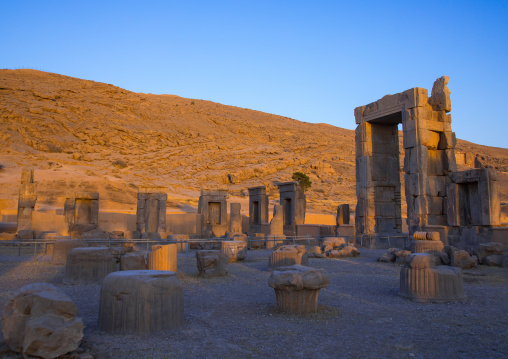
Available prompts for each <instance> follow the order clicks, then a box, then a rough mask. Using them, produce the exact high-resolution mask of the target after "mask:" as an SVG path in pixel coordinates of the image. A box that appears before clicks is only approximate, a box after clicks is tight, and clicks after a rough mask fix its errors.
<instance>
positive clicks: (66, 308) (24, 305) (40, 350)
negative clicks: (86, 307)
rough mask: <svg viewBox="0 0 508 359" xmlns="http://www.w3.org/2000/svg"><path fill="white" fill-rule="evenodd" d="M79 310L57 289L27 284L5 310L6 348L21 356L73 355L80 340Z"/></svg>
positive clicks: (16, 293)
mask: <svg viewBox="0 0 508 359" xmlns="http://www.w3.org/2000/svg"><path fill="white" fill-rule="evenodd" d="M77 315H78V308H77V307H76V305H75V304H74V303H73V302H72V301H71V299H70V298H69V297H68V296H67V295H66V294H65V293H64V292H62V291H61V290H60V289H58V288H56V287H55V286H53V285H51V284H47V283H33V284H28V285H26V286H24V287H22V288H20V289H19V290H18V291H16V292H15V293H14V295H13V296H12V298H10V299H9V301H8V302H7V305H6V306H5V308H4V311H3V315H2V331H3V335H4V338H5V342H6V343H7V345H8V346H9V348H10V349H11V350H13V351H15V352H18V353H22V354H23V355H24V356H26V355H28V356H37V357H43V358H56V357H59V356H60V355H63V354H66V353H68V352H71V351H74V350H76V349H77V348H78V346H79V343H80V342H81V339H82V338H83V328H84V325H83V321H82V320H81V318H80V317H78V316H77Z"/></svg>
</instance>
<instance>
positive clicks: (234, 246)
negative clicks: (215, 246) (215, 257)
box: [221, 241, 247, 263]
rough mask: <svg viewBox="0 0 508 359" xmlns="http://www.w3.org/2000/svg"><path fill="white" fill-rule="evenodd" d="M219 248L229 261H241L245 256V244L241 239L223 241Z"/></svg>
mask: <svg viewBox="0 0 508 359" xmlns="http://www.w3.org/2000/svg"><path fill="white" fill-rule="evenodd" d="M221 250H222V253H224V254H225V255H227V256H228V258H229V263H232V262H237V261H242V260H244V259H245V258H246V257H247V244H246V243H245V242H243V241H223V242H222V249H221Z"/></svg>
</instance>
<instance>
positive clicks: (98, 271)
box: [63, 247, 117, 284]
mask: <svg viewBox="0 0 508 359" xmlns="http://www.w3.org/2000/svg"><path fill="white" fill-rule="evenodd" d="M116 270H117V264H116V259H115V257H114V256H113V254H112V253H111V251H110V250H109V248H107V247H86V248H74V249H73V250H71V251H70V252H69V255H68V256H67V263H66V265H65V277H64V280H63V282H64V283H66V284H92V283H99V282H101V281H102V280H103V279H104V277H105V276H107V275H108V274H109V273H111V272H115V271H116Z"/></svg>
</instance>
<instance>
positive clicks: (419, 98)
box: [354, 76, 500, 246]
mask: <svg viewBox="0 0 508 359" xmlns="http://www.w3.org/2000/svg"><path fill="white" fill-rule="evenodd" d="M447 84H448V77H447V76H443V77H441V78H439V79H437V80H436V82H435V83H434V85H433V87H432V93H431V96H430V97H429V96H428V91H427V90H426V89H423V88H419V87H416V88H412V89H409V90H407V91H404V92H401V93H398V94H395V95H386V96H385V97H383V98H382V99H380V100H378V101H376V102H373V103H371V104H368V105H366V106H361V107H357V108H355V111H354V113H355V118H356V124H357V125H358V126H357V128H356V131H355V141H356V196H357V206H356V211H355V226H356V234H357V235H393V234H397V233H402V214H401V188H400V186H401V179H400V170H399V156H400V155H399V135H398V125H399V124H402V130H403V148H404V169H403V172H404V180H405V193H406V203H407V225H408V230H409V233H410V234H413V233H414V232H417V231H428V230H429V231H430V230H438V229H439V230H440V231H441V232H442V233H441V240H442V241H443V242H444V243H445V244H448V239H449V238H450V239H451V242H453V243H461V244H462V246H464V244H469V245H470V246H475V245H477V244H478V243H484V242H489V241H491V240H494V239H493V238H492V237H493V234H492V226H496V225H498V224H499V214H500V209H499V199H498V195H497V185H496V175H495V171H494V170H492V169H479V170H472V171H465V172H457V165H456V162H455V144H456V138H455V133H454V132H452V129H451V115H450V114H449V112H450V111H451V103H450V90H449V89H448V87H447Z"/></svg>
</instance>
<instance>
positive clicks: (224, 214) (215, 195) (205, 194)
mask: <svg viewBox="0 0 508 359" xmlns="http://www.w3.org/2000/svg"><path fill="white" fill-rule="evenodd" d="M227 198H228V190H227V189H217V190H205V189H201V196H200V197H199V203H198V213H199V214H201V217H202V218H201V231H202V233H203V234H204V235H205V236H208V237H220V236H223V235H224V234H225V233H226V231H227V222H228V203H227Z"/></svg>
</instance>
